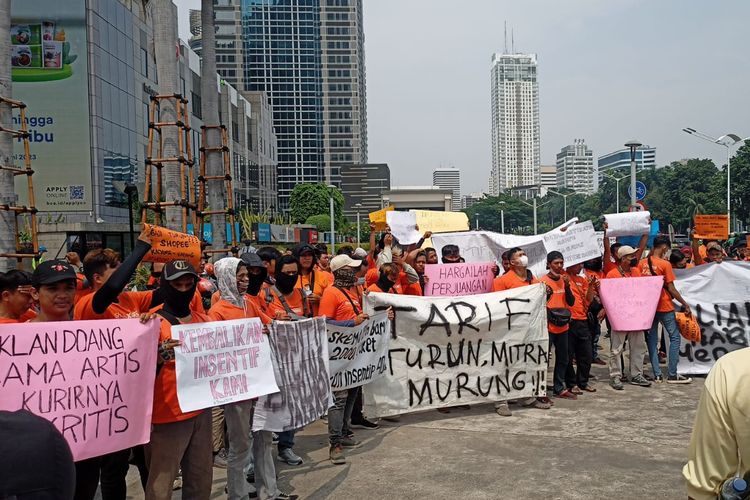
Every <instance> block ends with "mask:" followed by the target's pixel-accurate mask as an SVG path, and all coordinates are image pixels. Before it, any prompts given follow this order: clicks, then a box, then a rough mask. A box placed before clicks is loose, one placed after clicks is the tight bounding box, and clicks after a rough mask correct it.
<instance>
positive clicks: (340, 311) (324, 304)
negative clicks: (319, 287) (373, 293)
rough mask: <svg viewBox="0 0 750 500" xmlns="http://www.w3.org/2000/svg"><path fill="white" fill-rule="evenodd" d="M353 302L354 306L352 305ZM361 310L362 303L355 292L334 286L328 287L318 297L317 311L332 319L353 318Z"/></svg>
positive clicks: (343, 319) (344, 319)
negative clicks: (319, 297)
mask: <svg viewBox="0 0 750 500" xmlns="http://www.w3.org/2000/svg"><path fill="white" fill-rule="evenodd" d="M352 304H354V306H352ZM361 312H362V304H361V303H360V301H359V297H357V295H356V294H354V293H351V292H349V291H347V290H339V289H338V288H336V287H333V286H331V287H328V288H326V291H325V292H323V298H322V299H320V308H319V309H318V313H319V315H320V316H325V317H326V318H328V319H332V320H334V321H346V320H350V319H354V318H355V317H356V316H357V315H358V314H359V313H361Z"/></svg>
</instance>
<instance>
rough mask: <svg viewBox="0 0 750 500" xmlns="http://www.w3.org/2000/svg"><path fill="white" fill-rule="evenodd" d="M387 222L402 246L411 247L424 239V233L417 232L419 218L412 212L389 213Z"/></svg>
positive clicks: (386, 216) (386, 218) (386, 217)
mask: <svg viewBox="0 0 750 500" xmlns="http://www.w3.org/2000/svg"><path fill="white" fill-rule="evenodd" d="M385 220H386V222H388V226H389V227H390V228H391V233H392V234H393V236H395V237H396V238H398V241H399V243H401V244H402V245H411V244H412V243H416V242H418V241H419V240H420V238H421V237H422V233H420V232H419V231H417V216H416V215H414V214H413V213H412V212H396V211H392V212H387V213H386V214H385Z"/></svg>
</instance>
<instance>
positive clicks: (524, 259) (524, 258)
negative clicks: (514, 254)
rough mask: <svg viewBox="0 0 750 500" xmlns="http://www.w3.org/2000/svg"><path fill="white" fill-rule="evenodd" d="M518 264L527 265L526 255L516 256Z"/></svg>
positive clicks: (527, 258)
mask: <svg viewBox="0 0 750 500" xmlns="http://www.w3.org/2000/svg"><path fill="white" fill-rule="evenodd" d="M518 264H519V265H521V266H523V267H529V257H528V255H521V256H520V257H519V258H518Z"/></svg>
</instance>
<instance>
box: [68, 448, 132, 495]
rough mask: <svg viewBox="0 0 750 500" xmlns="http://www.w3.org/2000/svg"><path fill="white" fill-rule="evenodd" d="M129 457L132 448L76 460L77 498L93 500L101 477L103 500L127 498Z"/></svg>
mask: <svg viewBox="0 0 750 500" xmlns="http://www.w3.org/2000/svg"><path fill="white" fill-rule="evenodd" d="M129 458H130V448H128V449H126V450H121V451H116V452H114V453H109V454H107V455H102V456H100V457H92V458H88V459H86V460H80V461H78V462H76V493H75V497H74V498H75V500H93V498H94V496H95V495H96V489H97V487H98V486H99V479H100V477H101V482H102V500H125V497H126V495H127V485H126V483H125V476H127V475H128V468H129V467H130V464H129V463H128V459H129Z"/></svg>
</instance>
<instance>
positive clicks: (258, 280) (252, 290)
mask: <svg viewBox="0 0 750 500" xmlns="http://www.w3.org/2000/svg"><path fill="white" fill-rule="evenodd" d="M266 274H268V271H267V270H265V269H263V270H262V271H261V273H260V274H250V283H249V284H248V285H247V294H248V295H253V296H255V295H258V293H260V289H261V287H262V286H263V282H264V281H266Z"/></svg>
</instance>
